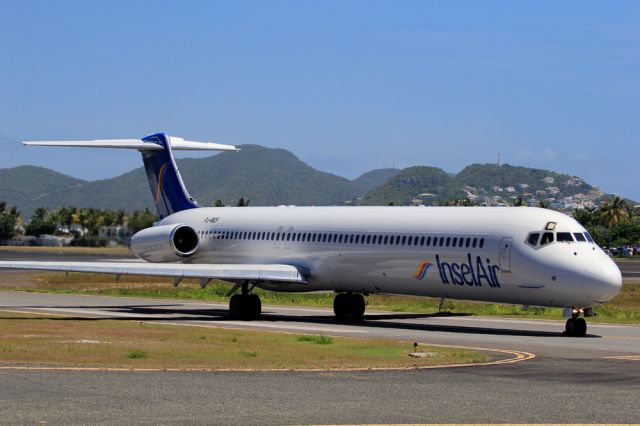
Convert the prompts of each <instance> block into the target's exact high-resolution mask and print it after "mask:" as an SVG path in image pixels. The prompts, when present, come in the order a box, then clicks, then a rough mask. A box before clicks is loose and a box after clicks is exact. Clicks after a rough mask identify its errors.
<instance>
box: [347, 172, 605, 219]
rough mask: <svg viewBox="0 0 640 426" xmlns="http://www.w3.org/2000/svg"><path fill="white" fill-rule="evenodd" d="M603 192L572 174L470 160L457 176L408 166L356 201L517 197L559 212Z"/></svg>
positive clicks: (503, 200)
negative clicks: (543, 203)
mask: <svg viewBox="0 0 640 426" xmlns="http://www.w3.org/2000/svg"><path fill="white" fill-rule="evenodd" d="M605 196H606V194H604V193H603V192H602V191H600V190H599V189H598V188H596V187H593V186H591V185H589V184H587V183H586V182H584V181H583V180H582V179H580V178H578V177H576V176H569V175H566V174H561V173H556V172H551V171H548V170H542V169H532V168H528V167H518V166H511V165H509V164H505V165H497V164H473V165H470V166H467V167H465V168H464V169H463V170H462V171H461V172H460V173H458V174H454V175H451V174H447V173H445V172H444V171H443V170H440V169H436V168H433V167H424V166H419V167H410V168H408V169H404V170H402V171H401V172H400V173H398V174H397V175H395V176H394V177H392V178H391V179H390V180H389V181H388V182H387V183H385V184H384V185H382V186H380V187H378V188H375V189H374V190H372V191H370V192H369V193H367V194H366V195H365V196H364V197H362V198H361V199H360V200H358V203H359V204H363V205H386V204H389V203H394V204H396V205H409V204H424V205H433V204H438V203H440V202H442V201H446V200H450V199H463V198H468V199H470V200H471V201H474V202H476V203H479V204H488V205H505V204H509V203H514V202H515V201H516V200H518V198H520V199H521V200H522V201H523V203H525V204H528V205H536V204H537V203H538V202H540V201H543V202H545V203H547V204H549V205H550V206H551V207H553V208H556V209H559V210H569V209H573V208H576V207H580V206H587V207H588V206H594V205H597V203H598V202H599V201H600V200H601V199H602V198H603V197H605Z"/></svg>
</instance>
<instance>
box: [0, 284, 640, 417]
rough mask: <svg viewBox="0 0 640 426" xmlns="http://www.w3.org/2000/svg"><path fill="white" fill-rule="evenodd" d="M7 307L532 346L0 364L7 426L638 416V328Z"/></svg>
mask: <svg viewBox="0 0 640 426" xmlns="http://www.w3.org/2000/svg"><path fill="white" fill-rule="evenodd" d="M0 309H3V310H10V311H20V312H27V313H28V312H31V313H33V314H34V315H35V314H36V313H38V314H40V313H52V314H57V315H69V316H75V317H82V318H95V319H100V318H111V319H123V320H127V319H132V320H142V321H158V322H163V323H171V324H177V325H184V326H201V327H229V328H249V329H258V330H266V331H287V332H295V333H322V334H329V335H340V336H355V337H375V338H377V337H380V338H387V339H397V340H402V341H407V342H413V341H418V342H422V343H432V344H448V345H459V346H472V347H483V348H495V349H510V350H518V351H526V352H531V353H534V354H535V355H536V358H535V359H532V360H527V361H522V362H518V363H513V364H506V365H496V366H478V367H465V368H445V369H441V370H416V371H389V372H378V371H376V372H325V373H322V372H315V373H301V372H274V373H265V372H259V373H256V372H252V373H240V372H227V373H222V372H110V371H55V370H43V371H34V370H15V369H9V370H0V380H1V382H2V386H0V410H1V411H2V413H3V419H4V420H7V419H8V420H9V423H11V422H15V423H26V422H37V421H41V420H45V421H51V422H63V423H113V424H116V423H123V422H125V421H126V422H129V423H131V422H132V419H133V423H135V422H138V423H157V424H168V423H175V422H182V423H191V424H197V423H220V424H274V423H275V424H301V423H303V424H309V423H323V424H327V423H389V422H392V423H433V422H507V423H522V422H528V423H531V422H533V423H536V422H537V423H545V422H563V423H564V422H567V423H568V422H607V423H628V422H637V421H638V419H640V404H638V402H639V401H640V400H639V397H638V390H639V389H640V369H639V368H638V366H639V365H640V361H639V360H640V327H637V326H622V325H599V324H598V325H596V324H590V328H589V333H588V335H587V336H586V337H584V338H569V337H565V336H563V335H562V333H561V330H562V323H561V322H557V321H532V320H511V319H497V318H495V319H494V318H478V317H465V316H434V315H417V314H400V313H369V314H368V315H367V317H366V320H365V321H362V322H358V323H346V322H339V321H336V320H334V319H333V317H332V314H331V311H330V310H328V309H312V308H293V307H276V306H265V307H264V317H263V319H262V320H260V321H253V322H239V321H231V320H230V319H228V317H227V309H226V305H224V304H218V303H200V302H184V301H174V300H153V299H142V298H121V297H100V296H77V295H55V294H40V293H27V292H0Z"/></svg>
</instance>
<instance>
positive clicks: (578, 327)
mask: <svg viewBox="0 0 640 426" xmlns="http://www.w3.org/2000/svg"><path fill="white" fill-rule="evenodd" d="M585 334H587V322H586V321H585V320H584V318H576V319H575V335H576V336H579V337H582V336H584V335H585Z"/></svg>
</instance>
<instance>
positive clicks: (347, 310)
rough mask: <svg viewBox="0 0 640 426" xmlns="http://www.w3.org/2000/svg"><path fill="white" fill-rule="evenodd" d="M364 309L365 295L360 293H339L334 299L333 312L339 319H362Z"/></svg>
mask: <svg viewBox="0 0 640 426" xmlns="http://www.w3.org/2000/svg"><path fill="white" fill-rule="evenodd" d="M364 310H365V307H364V297H363V296H362V295H361V294H360V293H350V292H349V293H338V294H337V295H336V298H335V299H333V313H334V314H336V318H337V319H339V320H361V319H363V318H364Z"/></svg>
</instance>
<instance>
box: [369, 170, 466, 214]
mask: <svg viewBox="0 0 640 426" xmlns="http://www.w3.org/2000/svg"><path fill="white" fill-rule="evenodd" d="M463 196H464V193H463V192H462V191H461V190H460V189H459V188H456V187H455V185H454V181H453V180H452V179H451V177H450V176H449V175H448V174H447V173H446V172H445V171H444V170H441V169H438V168H435V167H427V166H415V167H409V168H407V169H404V170H402V171H400V172H399V173H398V174H396V175H395V176H393V177H391V178H390V179H389V180H388V181H387V183H385V184H384V185H382V186H379V187H377V188H375V189H373V190H371V191H369V192H368V193H367V194H366V195H365V196H364V197H362V198H361V199H360V200H359V204H362V205H378V206H380V205H388V204H390V203H393V204H394V205H397V206H402V205H408V204H412V203H414V199H421V200H424V203H426V204H433V203H434V202H437V201H438V200H446V199H449V198H461V197H463Z"/></svg>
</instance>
